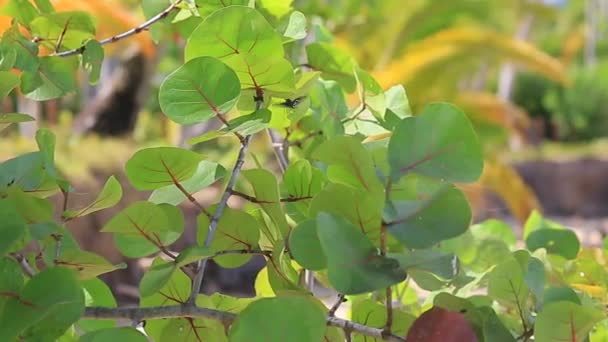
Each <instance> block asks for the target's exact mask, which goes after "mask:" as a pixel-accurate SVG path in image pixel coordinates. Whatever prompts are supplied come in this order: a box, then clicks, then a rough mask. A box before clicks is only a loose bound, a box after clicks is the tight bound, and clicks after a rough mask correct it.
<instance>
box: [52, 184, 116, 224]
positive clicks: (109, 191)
mask: <svg viewBox="0 0 608 342" xmlns="http://www.w3.org/2000/svg"><path fill="white" fill-rule="evenodd" d="M121 198H122V187H121V186H120V183H119V182H118V180H117V179H116V177H114V176H110V178H108V180H107V181H106V184H104V186H103V188H102V189H101V192H100V193H99V195H97V198H96V199H95V200H94V201H93V202H92V203H90V204H89V205H87V206H86V207H84V208H82V209H79V210H66V211H65V212H64V213H63V217H65V218H75V217H81V216H85V215H88V214H90V213H94V212H96V211H99V210H103V209H106V208H110V207H113V206H114V205H116V204H117V203H118V202H119V201H120V199H121Z"/></svg>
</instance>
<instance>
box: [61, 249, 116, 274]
mask: <svg viewBox="0 0 608 342" xmlns="http://www.w3.org/2000/svg"><path fill="white" fill-rule="evenodd" d="M55 264H56V265H59V266H63V267H66V268H69V269H72V270H74V271H76V274H77V276H78V278H79V279H82V280H87V279H91V278H94V277H97V276H98V275H101V274H104V273H108V272H112V271H114V270H117V269H121V268H126V267H127V265H126V264H124V263H122V264H118V265H112V264H111V263H109V262H108V261H107V260H106V259H104V258H103V257H102V256H100V255H97V254H95V253H91V252H87V251H82V250H77V249H69V250H64V251H61V253H60V254H59V258H57V260H55Z"/></svg>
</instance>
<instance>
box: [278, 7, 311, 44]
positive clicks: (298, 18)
mask: <svg viewBox="0 0 608 342" xmlns="http://www.w3.org/2000/svg"><path fill="white" fill-rule="evenodd" d="M283 35H284V36H285V37H287V38H291V39H295V40H298V39H303V38H304V37H306V17H305V16H304V14H303V13H302V12H300V11H293V12H292V13H291V15H290V16H289V23H288V24H287V28H286V29H285V32H283Z"/></svg>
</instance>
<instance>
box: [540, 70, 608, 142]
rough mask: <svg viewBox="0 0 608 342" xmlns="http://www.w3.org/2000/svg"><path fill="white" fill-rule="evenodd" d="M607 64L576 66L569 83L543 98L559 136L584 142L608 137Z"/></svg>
mask: <svg viewBox="0 0 608 342" xmlns="http://www.w3.org/2000/svg"><path fill="white" fill-rule="evenodd" d="M606 75H608V64H607V63H605V62H604V63H601V64H599V65H597V66H595V67H593V68H583V67H577V68H573V69H572V71H571V76H570V77H571V79H572V84H571V85H570V86H568V87H553V88H551V89H550V90H549V91H548V92H547V94H546V95H545V97H544V105H545V106H546V108H547V109H548V110H549V111H550V112H551V113H552V122H553V124H554V125H555V126H556V128H557V134H558V137H560V138H561V139H563V140H571V141H585V140H590V139H594V138H599V137H604V136H606V135H607V134H608V131H607V130H606V127H608V126H607V125H608V109H606V108H608V103H607V102H606V95H607V94H608V82H606Z"/></svg>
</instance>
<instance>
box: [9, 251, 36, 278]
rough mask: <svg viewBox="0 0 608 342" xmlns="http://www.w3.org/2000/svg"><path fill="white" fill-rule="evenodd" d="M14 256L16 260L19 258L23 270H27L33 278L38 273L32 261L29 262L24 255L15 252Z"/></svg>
mask: <svg viewBox="0 0 608 342" xmlns="http://www.w3.org/2000/svg"><path fill="white" fill-rule="evenodd" d="M13 257H14V258H15V260H17V262H19V265H21V268H22V269H23V272H25V274H26V275H27V276H29V277H30V278H32V277H33V276H34V275H35V274H36V271H35V270H34V269H33V268H32V266H31V265H30V263H29V262H27V259H26V258H25V257H24V256H23V255H21V254H13Z"/></svg>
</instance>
